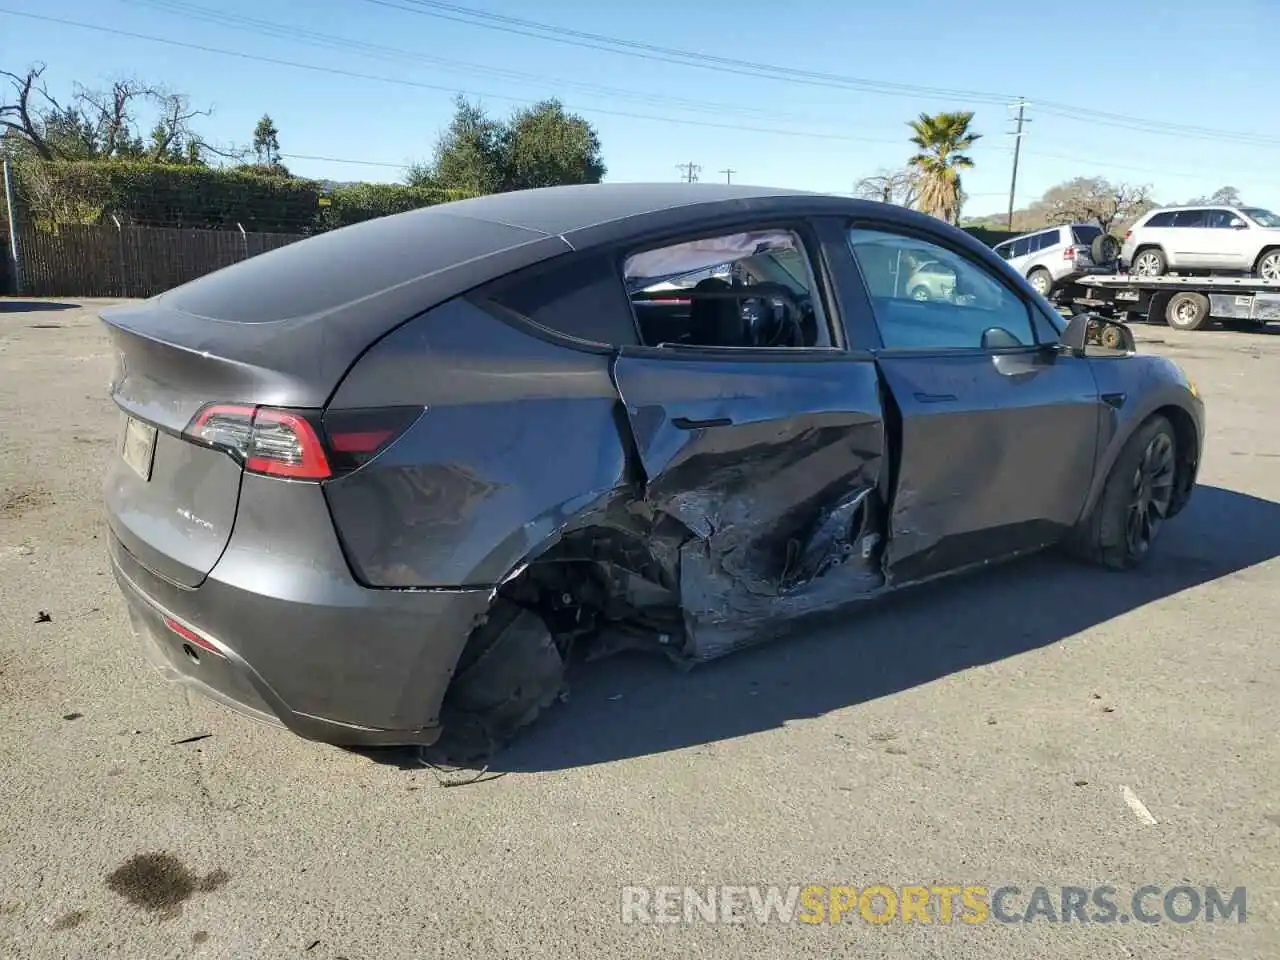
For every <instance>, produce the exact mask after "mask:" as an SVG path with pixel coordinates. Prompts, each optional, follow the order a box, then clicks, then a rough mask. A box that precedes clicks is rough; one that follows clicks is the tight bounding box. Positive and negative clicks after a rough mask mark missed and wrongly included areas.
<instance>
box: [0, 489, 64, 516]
mask: <svg viewBox="0 0 1280 960" xmlns="http://www.w3.org/2000/svg"><path fill="white" fill-rule="evenodd" d="M51 503H53V496H52V495H51V494H50V493H49V491H48V490H46V489H44V487H35V486H26V487H10V488H8V489H6V490H3V491H0V517H3V518H4V519H6V520H16V519H17V518H18V517H21V516H23V515H25V514H27V513H30V512H31V511H32V510H39V509H40V508H41V507H47V506H49V505H50V504H51Z"/></svg>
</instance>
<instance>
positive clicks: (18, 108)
mask: <svg viewBox="0 0 1280 960" xmlns="http://www.w3.org/2000/svg"><path fill="white" fill-rule="evenodd" d="M44 71H45V65H44V64H43V63H40V64H36V65H35V66H33V67H28V68H27V72H26V74H25V75H21V76H20V75H19V74H16V73H10V72H9V71H8V70H0V76H2V77H4V78H5V79H6V80H8V81H9V82H10V84H12V86H13V94H12V95H11V96H12V98H13V102H12V103H8V102H0V125H3V126H4V127H5V128H6V129H7V130H11V131H13V132H14V133H15V134H17V135H19V136H21V137H22V138H23V139H25V140H26V141H27V142H28V143H30V144H31V147H32V149H33V150H35V152H36V154H37V155H38V156H39V157H40V158H41V159H42V160H52V159H53V150H52V148H50V146H49V144H48V143H46V142H45V139H44V135H43V130H42V126H43V125H42V124H41V123H40V120H39V117H38V116H37V115H35V112H34V111H35V108H34V107H33V105H32V102H31V98H32V95H33V94H36V95H39V96H40V97H41V98H42V99H43V100H44V101H45V103H46V104H47V105H48V106H49V107H52V108H53V109H55V110H60V109H61V107H60V106H59V105H58V102H57V101H56V100H54V99H53V97H51V96H50V95H49V91H48V90H47V89H46V88H45V85H44V84H43V83H40V84H39V85H38V86H37V81H39V80H40V78H41V77H42V76H43V75H44ZM7 99H8V98H7V97H6V100H7Z"/></svg>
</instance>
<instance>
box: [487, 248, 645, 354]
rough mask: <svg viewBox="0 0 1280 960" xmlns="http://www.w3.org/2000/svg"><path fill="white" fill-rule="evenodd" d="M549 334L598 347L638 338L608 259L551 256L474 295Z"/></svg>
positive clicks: (629, 310) (623, 344)
mask: <svg viewBox="0 0 1280 960" xmlns="http://www.w3.org/2000/svg"><path fill="white" fill-rule="evenodd" d="M472 299H473V300H474V301H475V302H477V303H478V304H480V305H481V306H484V305H485V303H486V301H487V302H488V303H490V304H497V305H498V306H499V307H502V308H504V309H506V310H508V311H510V312H511V313H514V314H517V315H518V316H520V317H521V318H522V319H524V320H527V321H529V322H530V323H533V324H536V325H537V326H539V327H542V328H544V329H546V330H550V331H551V332H553V333H558V334H561V335H562V336H566V337H572V338H573V339H575V340H584V341H586V342H588V343H592V344H596V345H600V346H614V347H623V346H634V345H635V344H636V343H637V342H638V337H637V336H636V325H635V322H634V321H633V320H632V318H631V308H630V305H629V304H628V303H627V298H626V294H625V293H624V291H623V287H622V281H621V279H620V278H619V277H618V273H617V271H616V270H615V269H614V266H613V263H612V262H611V260H610V259H609V258H608V257H605V256H593V257H587V258H584V257H578V256H574V255H572V254H570V255H568V256H567V257H566V258H562V257H557V258H556V259H555V260H553V261H551V262H550V263H549V264H539V265H538V266H536V267H531V268H529V269H527V270H522V271H519V272H518V273H515V274H513V275H511V276H509V277H504V278H503V279H501V280H498V281H496V282H495V283H492V284H490V285H489V286H488V287H486V288H484V289H482V290H481V291H479V292H478V293H477V294H475V295H474V296H473V297H472Z"/></svg>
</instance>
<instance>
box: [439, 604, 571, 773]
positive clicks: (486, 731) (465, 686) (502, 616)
mask: <svg viewBox="0 0 1280 960" xmlns="http://www.w3.org/2000/svg"><path fill="white" fill-rule="evenodd" d="M564 667H565V665H564V659H563V658H562V657H561V656H560V651H559V649H558V648H557V647H556V643H555V640H554V639H553V637H552V635H551V631H550V630H548V629H547V625H546V624H545V623H543V621H542V618H541V617H539V616H538V615H537V614H536V613H533V612H532V611H530V610H526V609H525V608H523V607H521V606H518V605H516V604H514V603H511V602H509V601H507V600H499V601H497V602H496V603H495V604H494V606H493V607H492V608H491V609H490V611H489V614H488V618H487V619H486V620H485V622H484V623H483V624H481V625H480V626H479V627H477V628H476V630H475V632H474V633H473V634H472V635H471V639H470V640H468V641H467V645H466V647H465V649H464V650H463V651H462V656H461V657H460V658H459V659H458V665H457V668H456V669H455V671H454V676H453V681H452V683H450V685H449V689H448V692H447V693H446V694H445V698H444V703H443V705H442V706H441V711H440V719H441V721H442V723H443V725H444V732H443V734H442V735H441V737H440V740H439V741H438V742H437V743H436V745H435V746H433V747H431V748H430V749H429V750H428V751H425V753H429V754H430V755H432V756H435V757H438V758H439V759H443V760H447V761H448V762H450V763H469V762H474V761H478V760H481V759H484V758H486V757H488V756H490V755H491V754H493V753H494V752H496V751H497V750H499V749H501V748H502V747H503V746H505V745H506V744H507V743H508V742H510V740H511V739H512V738H513V737H514V736H515V735H516V733H517V732H518V731H520V730H521V729H522V728H524V727H527V726H528V725H529V724H531V723H532V722H533V721H534V720H535V719H536V718H537V717H538V715H539V714H540V713H542V711H543V710H545V709H546V708H547V707H549V706H550V705H551V704H553V703H554V702H555V701H556V700H557V699H558V698H559V697H560V694H561V691H562V689H563V686H564V673H565V669H564Z"/></svg>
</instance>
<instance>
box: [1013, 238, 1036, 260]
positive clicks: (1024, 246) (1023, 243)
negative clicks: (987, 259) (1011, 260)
mask: <svg viewBox="0 0 1280 960" xmlns="http://www.w3.org/2000/svg"><path fill="white" fill-rule="evenodd" d="M1031 240H1032V238H1031V237H1019V238H1018V239H1017V240H1015V241H1013V255H1014V256H1015V257H1025V256H1026V255H1027V254H1028V253H1030V252H1031Z"/></svg>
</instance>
